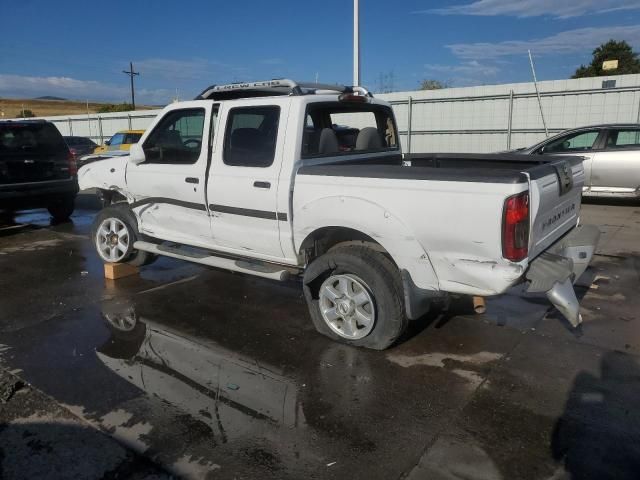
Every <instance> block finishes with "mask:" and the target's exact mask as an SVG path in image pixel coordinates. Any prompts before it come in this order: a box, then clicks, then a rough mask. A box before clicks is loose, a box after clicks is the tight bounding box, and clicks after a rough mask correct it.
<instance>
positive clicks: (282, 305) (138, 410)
mask: <svg viewBox="0 0 640 480" xmlns="http://www.w3.org/2000/svg"><path fill="white" fill-rule="evenodd" d="M33 215H34V216H32V217H29V216H25V217H21V218H19V220H21V221H28V222H29V225H35V226H32V227H30V228H28V229H22V230H20V231H19V232H17V233H15V234H13V233H12V234H11V235H8V236H5V237H3V238H0V268H1V269H2V271H3V272H4V273H3V275H2V276H1V277H0V288H1V289H2V292H3V293H2V305H1V308H0V332H1V335H2V336H1V337H0V344H1V345H0V365H1V366H3V367H4V368H7V369H10V370H14V371H17V372H19V375H20V376H22V377H23V378H24V379H26V380H27V381H29V382H30V383H31V384H33V385H35V386H37V388H39V389H41V390H42V391H43V392H45V393H46V394H48V395H51V396H52V397H53V398H55V399H56V400H57V401H58V402H60V403H61V404H62V405H63V406H65V407H66V408H68V409H69V410H70V411H71V412H73V413H74V414H76V415H78V416H79V417H81V418H82V419H84V420H86V421H88V422H89V423H90V424H91V425H93V426H95V427H97V428H99V429H102V430H103V431H105V432H107V433H109V434H110V435H112V436H113V437H114V438H116V439H118V440H119V441H121V442H122V443H123V444H125V445H127V446H129V447H131V448H133V449H135V450H136V451H138V452H141V453H144V455H145V456H147V457H148V458H150V459H152V460H154V461H156V462H157V463H158V464H160V465H162V466H163V467H165V468H166V469H168V470H169V471H171V472H173V473H175V474H177V475H180V476H185V477H191V478H203V477H206V476H211V477H213V478H278V479H280V478H283V479H286V478H291V479H298V478H345V477H350V478H366V479H376V478H380V479H388V478H401V477H402V478H411V479H415V478H505V479H507V478H532V479H533V478H550V477H551V476H552V475H555V474H556V473H557V472H561V473H562V472H563V471H564V469H565V468H566V466H567V465H570V464H571V466H573V464H572V462H574V459H573V457H571V456H567V455H568V454H567V452H569V455H570V453H571V449H570V447H571V445H574V444H572V443H571V442H570V445H569V447H567V446H566V438H570V439H573V438H574V437H575V436H576V435H580V436H584V431H585V430H584V428H582V429H581V428H572V429H570V430H567V429H566V428H564V427H563V430H562V431H563V432H567V431H568V432H569V433H568V434H565V436H564V437H563V441H564V443H562V444H557V445H560V446H558V447H557V452H558V453H556V452H555V451H554V452H553V454H552V451H551V441H552V440H551V439H552V436H553V431H554V428H555V427H554V425H555V424H556V422H557V421H558V419H559V418H569V419H572V418H574V417H572V416H571V414H568V413H567V411H566V410H567V409H569V410H575V406H574V405H573V404H567V403H566V399H567V395H568V394H569V392H570V391H571V389H572V384H573V380H574V379H576V378H578V375H579V374H580V373H581V372H583V371H587V372H592V375H596V376H597V375H599V372H598V368H599V360H600V359H601V358H602V355H603V354H605V353H606V349H609V348H623V349H624V343H622V344H620V343H619V342H620V336H619V335H617V334H613V333H611V334H608V335H607V334H606V333H603V332H604V329H606V328H610V324H607V323H606V319H603V318H600V317H599V316H597V315H596V314H594V315H590V314H587V315H586V316H585V327H584V331H583V336H582V337H576V335H575V334H574V333H573V332H571V331H569V330H568V329H567V328H566V327H565V326H564V325H562V324H561V323H559V322H558V321H557V320H556V319H548V318H547V316H546V314H547V312H548V305H547V304H546V302H542V301H540V299H539V298H537V297H535V296H526V295H523V294H522V292H520V291H519V290H518V289H517V288H516V289H514V291H512V292H510V294H509V295H506V296H503V297H501V298H499V299H494V300H491V301H490V302H489V303H488V310H487V313H486V314H485V315H482V316H478V315H473V314H472V309H471V308H470V307H471V306H470V305H469V304H468V301H467V300H465V299H453V301H452V302H451V304H450V305H449V307H448V308H435V309H433V311H432V312H430V313H429V314H428V315H427V316H426V317H425V318H423V319H421V320H419V321H417V322H414V323H413V324H412V326H411V329H410V332H409V333H408V335H407V336H406V337H405V338H403V340H402V342H401V343H400V344H399V345H397V346H396V347H394V348H393V349H391V350H388V351H385V352H375V351H368V350H362V349H355V348H350V347H346V346H343V345H341V344H338V343H335V342H332V341H330V340H328V339H326V338H324V337H322V336H319V335H317V334H316V333H315V331H314V330H313V327H312V325H311V322H310V321H309V319H308V315H307V311H306V306H305V304H304V301H303V299H302V296H301V292H300V286H299V284H298V283H297V282H295V281H292V282H288V283H283V284H275V283H272V282H269V281H267V280H262V279H258V278H253V277H248V276H243V275H238V274H231V273H227V272H222V271H216V270H212V269H207V268H204V267H201V266H197V265H191V264H187V263H184V262H179V261H175V260H172V259H161V260H159V261H158V262H157V263H155V264H153V265H152V266H150V267H146V268H144V269H142V271H141V273H140V275H139V276H133V277H127V278H124V279H121V280H118V281H116V282H113V281H107V280H105V279H104V278H103V272H102V264H101V263H100V262H98V260H97V256H96V255H95V254H94V252H93V251H92V250H91V246H90V244H89V242H88V240H87V238H86V236H87V232H88V226H89V224H90V219H91V218H92V215H93V214H92V212H82V211H81V212H79V214H78V216H77V217H74V222H73V223H72V224H65V225H58V226H54V227H51V226H50V225H46V220H45V219H43V218H41V217H39V216H38V215H39V214H33ZM632 264H633V262H632ZM597 268H601V271H600V274H601V275H605V274H608V275H610V276H612V277H611V278H614V277H613V276H614V275H619V276H620V275H631V274H628V273H626V272H629V271H630V267H629V264H627V263H624V262H619V263H616V264H612V263H610V262H601V263H600V264H599V266H597ZM616 269H617V270H616ZM612 272H613V273H612ZM615 272H618V273H615ZM624 278H625V279H626V278H627V277H624ZM625 281H629V280H625ZM619 287H620V285H616V284H615V282H610V283H609V284H604V283H603V284H602V286H601V287H600V290H598V292H597V293H598V295H605V296H606V295H607V294H609V291H608V290H607V289H609V288H614V289H617V291H620V290H621V289H620V288H619ZM589 292H591V291H589ZM589 292H587V291H586V289H585V291H583V292H582V294H583V295H584V294H585V293H586V296H585V307H586V308H587V310H589V309H590V311H592V312H596V313H597V310H596V303H597V302H599V301H600V300H599V297H598V296H597V295H595V296H593V297H592V296H591V295H590V293H589ZM613 293H616V292H611V295H613ZM618 293H619V292H618ZM633 298H635V297H634V296H633V295H632V294H630V293H629V292H627V293H625V294H624V295H623V298H622V297H620V298H619V301H618V303H617V304H616V305H619V307H615V308H621V309H622V308H623V306H625V305H626V307H625V308H629V305H631V307H633V308H635V307H636V306H635V303H630V302H634V301H635V300H632V299H633ZM625 315H628V314H623V313H622V310H621V313H620V316H623V317H624V316H625ZM625 318H626V317H625ZM620 328H623V329H624V332H625V335H627V336H629V337H630V336H632V335H633V333H634V332H637V327H635V324H634V323H633V322H632V321H627V322H620ZM594 332H598V335H595V333H594ZM616 335H617V336H616ZM616 342H617V343H616ZM621 345H622V346H621ZM629 348H630V349H634V348H640V345H637V346H636V345H632V346H630V347H629ZM623 355H624V354H623ZM602 375H604V373H603V374H602ZM634 378H635V377H634ZM579 383H581V385H583V384H584V383H585V382H579ZM587 383H588V382H587ZM576 388H579V389H580V388H582V387H581V386H580V385H577V386H576ZM587 389H591V390H593V388H592V387H591V386H590V385H589V386H588V388H587ZM591 390H590V391H591ZM596 390H597V389H596ZM625 398H626V397H625ZM578 410H579V408H578ZM615 412H618V410H615ZM567 415H569V416H568V417H567ZM586 415H587V417H589V415H591V414H590V413H589V412H588V413H587V414H586ZM611 415H612V416H611V418H614V419H616V421H617V420H619V417H618V416H617V413H616V414H611ZM589 418H590V417H589ZM569 423H570V421H569ZM565 424H566V422H565ZM576 432H578V433H576ZM613 438H617V437H616V435H615V434H613ZM632 438H634V437H632ZM586 445H587V446H591V445H592V444H591V443H588V444H586ZM513 446H517V447H518V448H515V447H513ZM512 447H513V448H512ZM631 453H633V452H631ZM626 458H627V463H628V456H627V457H626ZM616 471H618V472H620V471H625V470H624V468H623V469H620V468H618V469H617V470H616ZM558 478H560V477H558ZM581 478H582V477H581Z"/></svg>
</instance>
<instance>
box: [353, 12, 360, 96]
mask: <svg viewBox="0 0 640 480" xmlns="http://www.w3.org/2000/svg"><path fill="white" fill-rule="evenodd" d="M353 84H354V85H356V86H357V85H360V2H359V0H353Z"/></svg>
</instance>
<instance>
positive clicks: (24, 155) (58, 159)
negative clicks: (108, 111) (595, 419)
mask: <svg viewBox="0 0 640 480" xmlns="http://www.w3.org/2000/svg"><path fill="white" fill-rule="evenodd" d="M77 193H78V178H77V167H76V163H75V159H74V158H73V155H72V154H71V152H70V151H69V147H68V146H67V144H66V143H65V142H64V139H63V138H62V135H61V134H60V132H59V131H58V129H57V128H56V127H55V126H54V125H53V124H52V123H51V122H47V121H44V120H19V121H13V120H8V121H0V209H3V210H5V211H10V212H12V211H16V210H23V209H28V208H41V207H45V208H47V209H48V210H49V213H51V215H52V216H53V218H54V219H55V220H58V221H61V220H66V219H67V218H69V216H70V215H71V213H73V209H74V202H75V198H76V194H77Z"/></svg>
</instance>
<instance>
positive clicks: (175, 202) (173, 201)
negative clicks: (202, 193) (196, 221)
mask: <svg viewBox="0 0 640 480" xmlns="http://www.w3.org/2000/svg"><path fill="white" fill-rule="evenodd" d="M149 203H166V204H168V205H176V206H178V207H184V208H190V209H192V210H201V211H203V212H206V211H207V206H206V205H204V204H202V203H193V202H184V201H182V200H176V199H175V198H167V197H148V198H143V199H142V200H137V201H135V202H133V203H131V204H130V205H129V206H130V207H131V208H136V207H141V206H142V205H147V204H149Z"/></svg>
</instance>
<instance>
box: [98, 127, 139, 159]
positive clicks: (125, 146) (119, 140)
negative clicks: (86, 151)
mask: <svg viewBox="0 0 640 480" xmlns="http://www.w3.org/2000/svg"><path fill="white" fill-rule="evenodd" d="M143 133H144V130H122V131H120V132H117V133H115V134H114V135H113V136H112V137H111V138H110V139H109V140H107V141H106V142H104V145H100V146H98V147H96V148H95V149H94V150H93V153H94V154H96V153H104V152H108V151H111V150H129V149H130V148H131V145H133V144H134V143H138V140H140V137H142V134H143Z"/></svg>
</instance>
